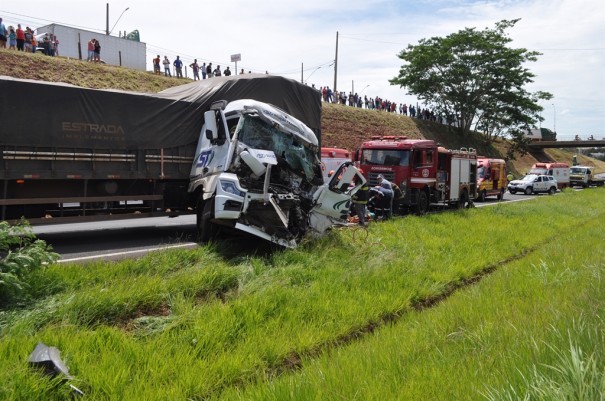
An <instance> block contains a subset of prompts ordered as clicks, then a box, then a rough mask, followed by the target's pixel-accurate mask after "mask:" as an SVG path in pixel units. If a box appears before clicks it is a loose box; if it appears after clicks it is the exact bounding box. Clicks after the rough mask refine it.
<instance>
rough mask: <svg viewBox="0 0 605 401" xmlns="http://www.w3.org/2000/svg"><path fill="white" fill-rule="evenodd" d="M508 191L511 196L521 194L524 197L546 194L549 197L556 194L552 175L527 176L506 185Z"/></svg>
mask: <svg viewBox="0 0 605 401" xmlns="http://www.w3.org/2000/svg"><path fill="white" fill-rule="evenodd" d="M508 191H509V192H510V193H511V194H516V193H517V192H523V193H525V195H531V194H533V193H539V192H546V193H548V194H549V195H552V194H554V193H555V192H557V180H555V177H553V176H552V175H543V174H528V175H526V176H525V177H523V178H521V179H520V180H513V181H511V182H509V183H508Z"/></svg>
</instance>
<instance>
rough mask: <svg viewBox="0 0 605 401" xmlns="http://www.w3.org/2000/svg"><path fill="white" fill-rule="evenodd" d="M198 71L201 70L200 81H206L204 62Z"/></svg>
mask: <svg viewBox="0 0 605 401" xmlns="http://www.w3.org/2000/svg"><path fill="white" fill-rule="evenodd" d="M200 70H202V79H206V74H208V73H207V72H206V62H204V63H203V64H202V66H201V67H200Z"/></svg>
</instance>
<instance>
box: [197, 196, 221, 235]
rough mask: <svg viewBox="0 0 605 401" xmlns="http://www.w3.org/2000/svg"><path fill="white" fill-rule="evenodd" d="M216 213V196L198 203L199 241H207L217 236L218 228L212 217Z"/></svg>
mask: <svg viewBox="0 0 605 401" xmlns="http://www.w3.org/2000/svg"><path fill="white" fill-rule="evenodd" d="M213 213H214V198H211V199H208V200H207V201H202V200H200V202H199V203H198V206H197V216H196V217H197V218H196V225H197V235H198V241H199V242H201V243H206V242H208V241H210V240H211V239H213V238H214V237H215V236H216V232H217V228H216V225H215V224H214V223H212V221H211V219H212V217H213Z"/></svg>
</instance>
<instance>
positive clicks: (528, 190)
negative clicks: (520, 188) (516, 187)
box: [525, 187, 534, 195]
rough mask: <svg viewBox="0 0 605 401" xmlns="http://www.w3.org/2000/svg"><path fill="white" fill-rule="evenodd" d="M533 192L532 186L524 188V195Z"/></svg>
mask: <svg viewBox="0 0 605 401" xmlns="http://www.w3.org/2000/svg"><path fill="white" fill-rule="evenodd" d="M533 192H534V189H533V188H532V187H527V188H525V195H531V194H532V193H533Z"/></svg>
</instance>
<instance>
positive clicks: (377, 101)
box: [319, 86, 445, 124]
mask: <svg viewBox="0 0 605 401" xmlns="http://www.w3.org/2000/svg"><path fill="white" fill-rule="evenodd" d="M319 91H320V92H321V97H322V100H323V101H324V102H326V103H336V104H342V105H348V106H351V107H358V108H365V109H369V110H380V111H386V112H388V113H398V114H401V115H404V116H410V117H413V118H418V119H421V120H428V121H436V122H439V123H441V124H445V118H443V117H441V116H439V115H436V114H435V113H433V111H432V110H429V109H427V108H420V107H418V106H414V105H412V104H410V105H407V104H406V103H399V105H398V104H397V102H391V101H389V100H387V99H382V98H380V97H378V96H376V97H375V98H372V97H369V98H368V96H367V95H364V96H363V97H361V96H360V95H358V94H357V93H353V92H349V94H347V92H346V91H340V92H339V91H332V89H330V87H329V86H322V87H320V88H319Z"/></svg>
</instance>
